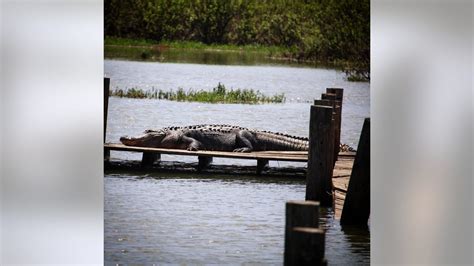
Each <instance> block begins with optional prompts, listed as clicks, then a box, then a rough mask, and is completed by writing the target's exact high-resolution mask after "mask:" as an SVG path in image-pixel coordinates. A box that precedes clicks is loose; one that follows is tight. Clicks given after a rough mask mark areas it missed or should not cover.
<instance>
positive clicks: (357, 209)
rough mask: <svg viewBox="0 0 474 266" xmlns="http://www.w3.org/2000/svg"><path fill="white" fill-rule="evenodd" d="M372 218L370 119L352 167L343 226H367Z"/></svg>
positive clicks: (361, 137)
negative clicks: (370, 217)
mask: <svg viewBox="0 0 474 266" xmlns="http://www.w3.org/2000/svg"><path fill="white" fill-rule="evenodd" d="M369 216H370V118H366V119H365V120H364V125H363V127H362V132H361V134H360V139H359V145H358V146H357V153H356V157H355V159H354V166H353V167H352V173H351V178H350V180H349V187H348V189H347V194H346V199H345V201H344V207H343V208H342V215H341V225H360V226H367V223H368V220H369Z"/></svg>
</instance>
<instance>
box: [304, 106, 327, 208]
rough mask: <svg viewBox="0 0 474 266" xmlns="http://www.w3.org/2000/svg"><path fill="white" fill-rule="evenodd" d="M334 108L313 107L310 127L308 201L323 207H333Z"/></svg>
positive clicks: (307, 179) (307, 180)
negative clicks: (319, 203) (315, 202)
mask: <svg viewBox="0 0 474 266" xmlns="http://www.w3.org/2000/svg"><path fill="white" fill-rule="evenodd" d="M332 113H333V108H332V107H328V106H320V105H313V106H311V113H310V123H309V124H310V125H309V151H308V170H307V175H306V200H315V201H320V202H321V206H324V207H332V206H333V203H334V202H333V188H332V170H333V167H334V164H333V162H334V157H333V154H334V138H333V137H334V129H333V128H332V125H333V124H332Z"/></svg>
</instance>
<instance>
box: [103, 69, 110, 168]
mask: <svg viewBox="0 0 474 266" xmlns="http://www.w3.org/2000/svg"><path fill="white" fill-rule="evenodd" d="M109 90H110V78H104V143H105V136H106V132H107V113H108V111H109ZM109 159H110V150H109V149H104V160H106V161H108V160H109Z"/></svg>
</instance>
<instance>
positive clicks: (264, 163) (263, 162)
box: [257, 159, 268, 175]
mask: <svg viewBox="0 0 474 266" xmlns="http://www.w3.org/2000/svg"><path fill="white" fill-rule="evenodd" d="M265 169H268V160H267V159H258V160H257V175H259V174H261V173H262V172H263V170H265Z"/></svg>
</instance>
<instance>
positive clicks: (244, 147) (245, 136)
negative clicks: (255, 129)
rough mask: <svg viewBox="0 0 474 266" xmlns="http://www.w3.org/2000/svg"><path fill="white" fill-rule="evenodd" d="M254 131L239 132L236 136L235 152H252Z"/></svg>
mask: <svg viewBox="0 0 474 266" xmlns="http://www.w3.org/2000/svg"><path fill="white" fill-rule="evenodd" d="M253 138H254V137H253V135H252V133H250V132H248V131H245V130H242V131H239V133H237V136H236V141H235V142H236V147H239V148H236V149H234V152H251V151H253V145H252V142H251V141H250V140H251V139H253Z"/></svg>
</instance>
